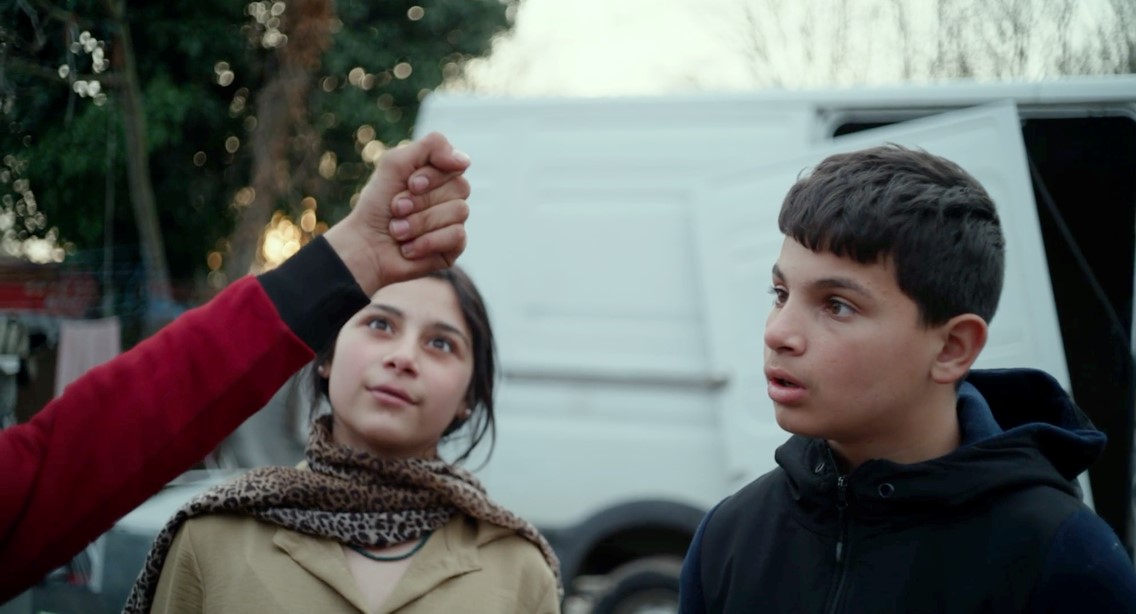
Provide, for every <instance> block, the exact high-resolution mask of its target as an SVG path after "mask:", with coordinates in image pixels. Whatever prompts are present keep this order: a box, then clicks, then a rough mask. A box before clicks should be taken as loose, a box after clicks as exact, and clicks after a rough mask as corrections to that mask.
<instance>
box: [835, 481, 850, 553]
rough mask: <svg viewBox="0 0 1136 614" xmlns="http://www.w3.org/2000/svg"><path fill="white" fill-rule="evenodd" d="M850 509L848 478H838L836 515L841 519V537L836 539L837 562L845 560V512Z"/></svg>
mask: <svg viewBox="0 0 1136 614" xmlns="http://www.w3.org/2000/svg"><path fill="white" fill-rule="evenodd" d="M846 509H848V478H847V477H846V476H843V475H842V476H840V477H838V478H836V513H837V516H838V518H839V524H840V536H839V537H837V538H836V562H837V563H840V562H841V561H843V560H844V510H846Z"/></svg>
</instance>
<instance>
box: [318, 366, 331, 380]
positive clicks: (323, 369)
mask: <svg viewBox="0 0 1136 614" xmlns="http://www.w3.org/2000/svg"><path fill="white" fill-rule="evenodd" d="M316 373H318V374H319V376H320V377H322V378H324V379H327V376H328V374H329V373H331V366H330V365H328V364H327V363H323V364H321V365H319V366H318V367H316Z"/></svg>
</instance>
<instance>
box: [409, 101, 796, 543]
mask: <svg viewBox="0 0 1136 614" xmlns="http://www.w3.org/2000/svg"><path fill="white" fill-rule="evenodd" d="M815 115H816V112H815V109H814V108H813V107H812V106H811V105H809V104H801V103H794V104H780V105H778V104H760V105H757V104H753V102H752V101H751V100H748V99H746V98H745V97H741V96H739V97H736V98H735V97H723V96H713V97H711V96H691V97H670V98H642V99H635V98H632V99H610V100H583V101H582V100H508V99H496V100H494V99H479V98H467V97H456V96H455V97H444V96H441V97H430V98H428V99H427V101H426V104H425V105H424V107H423V109H422V113H421V114H420V116H419V120H418V123H417V124H416V128H415V130H416V133H417V135H418V136H421V135H422V134H424V133H426V132H428V131H432V130H437V131H440V132H442V133H444V134H445V135H446V136H447V137H448V138H449V139H450V141H451V142H452V143H454V145H455V146H456V147H458V148H460V149H462V150H463V151H465V152H466V153H468V154H469V155H470V157H471V158H472V160H473V164H472V165H471V167H470V170H469V172H468V173H467V174H466V177H467V178H468V179H469V182H470V184H471V186H472V188H473V196H472V197H471V207H472V214H471V216H470V219H469V222H468V223H467V227H468V228H469V235H470V243H469V247H468V249H467V250H466V251H465V253H463V254H462V257H461V260H460V261H459V262H460V265H461V266H462V267H463V268H465V269H466V270H467V271H469V273H470V275H471V276H472V277H473V279H474V280H475V281H476V282H477V284H478V286H479V287H480V289H481V292H482V294H483V295H484V297H485V299H486V302H487V303H488V305H489V310H490V312H491V315H492V318H493V325H494V328H495V332H496V338H497V344H498V349H499V356H500V358H501V363H500V364H501V371H502V372H503V374H504V378H503V380H502V383H501V386H500V388H499V392H498V396H497V404H496V405H497V416H498V421H497V429H498V431H497V432H498V435H499V438H498V439H497V445H496V448H495V451H494V453H493V455H494V458H493V462H492V463H489V464H488V465H487V466H485V467H484V468H483V469H482V470H481V471H480V474H479V475H480V476H481V478H482V479H483V481H484V482H485V484H486V486H487V487H488V488H489V490H490V492H492V493H494V497H495V498H496V499H498V500H499V501H500V502H501V503H502V504H504V505H506V506H507V507H510V508H511V509H513V510H516V511H517V512H518V513H520V514H521V515H524V516H525V517H527V518H530V519H532V520H533V521H535V522H537V523H539V524H541V525H542V526H545V527H556V526H561V527H563V526H572V525H575V524H578V523H581V522H583V521H584V519H586V518H588V517H590V516H592V515H594V514H598V513H600V512H601V511H603V510H605V509H608V508H611V507H613V506H616V505H618V504H623V503H626V502H631V501H642V500H646V499H666V500H672V501H690V502H692V503H693V504H696V505H697V506H699V507H700V508H702V507H705V506H708V505H710V504H712V503H713V502H714V501H716V500H717V499H718V498H720V497H721V495H722V493H723V492H724V488H725V480H724V479H723V478H720V474H721V464H720V463H719V462H717V461H716V460H715V459H714V457H713V451H714V447H715V446H716V445H717V426H716V424H715V421H714V420H713V413H714V412H713V407H714V406H713V404H714V387H715V386H716V385H717V384H716V382H717V381H718V380H717V378H716V377H715V374H714V373H713V372H712V371H711V370H710V369H709V368H708V364H707V363H708V357H707V356H706V354H705V347H706V343H705V340H704V336H705V332H704V331H703V328H702V327H703V321H704V318H703V316H702V307H701V298H700V296H699V288H700V287H701V284H700V282H699V279H698V278H699V272H698V270H697V262H698V260H697V257H696V255H695V238H694V230H693V226H694V221H693V216H694V210H693V202H692V197H693V195H692V194H691V192H690V190H689V187H690V185H691V184H692V183H696V182H697V181H698V180H699V178H701V177H702V176H704V175H706V174H707V173H714V172H717V171H719V170H721V169H723V168H728V167H731V166H734V165H737V164H751V165H752V164H759V163H765V162H769V161H772V160H776V159H779V158H780V157H781V156H784V155H787V154H788V155H795V154H799V153H802V152H805V151H808V148H809V146H810V145H809V127H810V126H811V125H812V122H814V121H815ZM486 449H488V446H484V447H483V448H482V450H486ZM478 461H479V458H474V459H473V462H472V463H471V465H472V466H475V467H476V466H478V465H479V462H478ZM644 467H649V468H650V470H649V471H645V470H644ZM550 475H552V476H555V480H556V483H557V484H561V485H565V486H564V487H562V488H549V483H548V476H550ZM569 485H586V487H576V486H569Z"/></svg>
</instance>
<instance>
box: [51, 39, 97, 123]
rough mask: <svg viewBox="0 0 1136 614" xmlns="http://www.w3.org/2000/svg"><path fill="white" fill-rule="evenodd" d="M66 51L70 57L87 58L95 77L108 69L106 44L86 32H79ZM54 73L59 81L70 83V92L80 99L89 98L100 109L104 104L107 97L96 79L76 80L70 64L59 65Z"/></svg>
mask: <svg viewBox="0 0 1136 614" xmlns="http://www.w3.org/2000/svg"><path fill="white" fill-rule="evenodd" d="M68 50H69V51H70V52H71V56H89V57H90V61H91V72H93V73H94V74H95V75H99V74H102V73H104V72H106V70H107V69H108V68H110V60H108V59H107V57H106V43H104V42H103V41H101V40H99V39H97V38H95V37H94V36H92V35H91V33H90V32H89V31H87V30H84V31H83V32H81V33H80V34H79V37H78V38H77V39H75V40H73V41H71V45H70V47H69V48H68ZM69 61H70V60H69ZM56 72H57V74H58V75H59V78H60V79H64V80H67V81H70V82H71V91H73V92H75V93H76V94H78V95H79V97H80V98H90V99H92V100H93V101H94V103H95V105H96V106H100V107H101V106H102V105H104V104H106V101H107V95H106V92H104V91H103V87H102V83H100V82H99V80H98V79H78V78H76V76H77V75H73V74H72V67H71V64H70V63H67V64H62V65H60V66H59V69H58V70H57V71H56ZM76 72H78V71H76Z"/></svg>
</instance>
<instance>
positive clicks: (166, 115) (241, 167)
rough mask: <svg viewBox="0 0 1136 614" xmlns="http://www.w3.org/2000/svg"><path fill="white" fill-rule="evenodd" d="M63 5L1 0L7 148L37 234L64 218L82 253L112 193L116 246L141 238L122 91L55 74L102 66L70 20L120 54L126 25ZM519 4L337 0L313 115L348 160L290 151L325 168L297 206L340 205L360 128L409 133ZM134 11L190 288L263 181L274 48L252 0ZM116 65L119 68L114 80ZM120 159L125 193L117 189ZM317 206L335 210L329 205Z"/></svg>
mask: <svg viewBox="0 0 1136 614" xmlns="http://www.w3.org/2000/svg"><path fill="white" fill-rule="evenodd" d="M51 4H53V3H50V2H39V3H27V2H18V1H17V0H0V68H3V70H0V75H2V76H0V120H2V122H0V158H3V157H4V156H7V155H9V154H11V155H13V156H15V158H14V159H18V160H21V161H24V162H26V165H25V166H23V167H22V176H23V177H24V178H26V179H27V180H28V182H29V183H30V189H31V191H32V192H33V193H34V194H35V201H36V202H37V204H38V206H39V210H41V211H43V212H44V214H45V215H46V218H47V224H46V226H45V227H44V228H37V229H35V230H33V231H31V232H30V234H31V235H36V236H43V235H44V233H45V232H47V228H49V227H53V226H54V227H57V228H58V229H59V232H60V235H61V237H62V238H63V240H65V241H67V242H69V243H70V244H73V246H74V248H75V250H77V251H79V252H83V253H93V252H95V251H97V250H98V249H99V248H101V246H102V244H103V240H104V233H105V230H106V229H105V228H104V219H105V215H106V211H107V209H108V205H109V206H112V207H113V211H114V216H113V220H114V227H113V236H114V240H115V243H116V244H117V245H120V246H121V245H131V244H136V243H137V241H138V239H137V236H138V233H137V230H136V228H135V224H134V213H133V209H132V205H131V201H130V192H129V189H128V179H127V164H126V162H127V161H126V158H125V156H126V155H127V152H126V147H125V144H124V142H123V140H122V139H123V133H122V125H123V122H122V117H121V110H122V107H121V105H120V104H119V103H118V100H117V98H116V97H117V92H116V91H115V89H114V87H113V86H112V85H111V84H110V83H109V80H108V83H107V84H104V85H103V86H102V92H103V93H105V94H106V100H105V102H104V103H103V104H96V102H95V99H93V98H91V97H81V96H79V95H78V94H76V93H75V92H74V91H73V90H72V88H71V86H70V84H69V83H68V81H67V80H66V79H64V78H60V77H58V76H57V75H55V73H56V71H57V69H58V68H59V67H60V66H62V65H65V64H66V65H71V66H72V69H71V70H72V73H71V77H72V78H73V77H74V76H75V75H85V76H89V75H91V73H92V59H91V56H90V55H89V54H88V53H87V52H85V51H82V50H81V51H79V52H78V53H73V52H72V50H70V49H68V48H67V46H66V41H67V31H68V29H69V28H70V29H71V31H72V34H73V35H77V34H78V33H79V32H81V31H89V32H90V34H91V35H92V36H93V37H94V38H95V39H98V40H99V41H103V42H104V52H105V54H106V56H108V57H111V56H113V55H114V53H113V50H112V49H111V48H110V44H111V41H112V40H113V36H114V34H115V30H114V25H113V21H112V20H111V19H110V18H109V16H108V15H107V14H106V13H105V9H104V6H105V5H104V3H103V2H102V1H101V0H69V1H68V2H66V3H64V2H57V3H54V5H55V8H57V9H58V10H60V11H62V10H66V11H70V14H72V15H74V16H75V17H76V18H77V20H78V21H77V22H76V25H75V26H74V27H73V28H72V27H71V26H69V25H68V24H66V23H64V22H62V21H60V20H58V19H54V18H52V16H51V15H52V13H50V12H49V11H48V8H47V7H48V6H49V5H51ZM507 5H508V3H507V2H503V1H501V0H423V1H421V2H417V3H415V2H408V1H393V0H391V1H388V0H383V1H382V2H374V1H373V0H337V1H336V2H334V6H335V9H336V11H337V18H338V21H339V24H340V25H339V27H338V29H337V30H336V31H335V34H334V36H333V40H332V45H331V48H330V49H329V50H328V51H327V53H326V54H325V56H324V58H323V62H322V65H321V68H320V69H319V71H318V74H319V76H318V79H317V81H316V84H315V85H314V86H313V87H312V89H311V92H312V94H311V97H310V100H309V109H308V113H309V116H310V118H311V119H310V123H311V125H312V126H314V127H315V128H316V130H317V132H318V136H319V147H320V148H322V150H324V151H331V152H334V153H335V154H336V156H337V158H338V160H339V161H340V163H341V164H340V166H339V169H338V170H339V172H337V173H336V174H335V176H334V177H332V178H331V179H330V180H324V179H323V178H321V177H320V176H319V174H318V173H317V172H315V170H314V164H316V163H317V162H318V160H311V159H310V157H308V158H303V157H297V158H296V159H295V160H293V162H295V163H296V164H308V165H313V169H312V170H310V172H309V175H310V176H312V177H315V181H316V183H314V184H312V185H305V186H304V187H303V189H302V190H300V191H299V192H296V193H293V194H292V196H293V197H295V198H294V200H293V201H292V204H293V205H295V204H296V203H298V201H299V199H300V198H302V197H303V196H306V195H316V196H318V197H319V198H320V199H321V202H328V203H332V204H333V205H334V206H333V207H332V209H331V210H332V211H333V214H332V216H331V217H333V218H334V217H337V215H340V214H342V213H343V212H344V211H345V210H346V206H347V202H348V200H349V198H350V196H351V194H352V193H353V192H354V191H355V190H356V189H357V188H358V186H359V184H360V183H361V181H362V179H363V178H365V176H366V174H367V172H368V171H367V169H366V167H365V166H364V165H363V163H362V158H361V155H360V151H361V147H362V145H361V144H360V143H358V142H357V141H356V136H355V135H356V131H357V130H358V128H359V127H360V126H363V125H369V126H371V127H372V128H373V129H374V131H375V134H376V135H377V138H379V139H380V140H382V141H383V142H384V143H387V144H388V145H393V144H396V143H397V142H399V141H400V140H402V139H405V138H407V137H408V136H409V135H410V131H411V127H412V126H413V121H414V117H415V113H416V110H417V107H418V103H419V100H420V93H422V92H425V91H429V90H431V89H433V88H434V87H436V86H438V85H439V84H440V83H441V82H442V80H443V78H444V76H445V74H446V72H445V71H446V70H447V69H446V66H447V65H451V66H450V68H449V69H448V70H450V71H451V72H452V71H454V70H456V66H457V65H458V63H460V61H461V60H462V59H464V58H467V57H471V56H476V55H481V54H484V53H486V52H487V51H488V49H489V46H490V41H491V37H492V36H493V35H494V34H496V33H498V32H501V31H503V30H504V29H506V28H507V27H508V25H509V24H508V21H507V19H506V8H507ZM29 6H30V7H31V12H32V13H34V14H35V16H36V19H35V20H33V19H31V18H30V17H29V15H30V14H31V13H29V12H28V7H29ZM415 6H419V7H421V9H422V13H421V18H420V19H417V20H415V19H412V18H411V17H410V15H411V14H412V12H411V9H412V7H415ZM126 11H127V17H128V20H129V24H130V32H131V36H132V38H133V48H134V52H135V55H136V58H137V70H138V75H139V80H140V83H141V88H142V92H143V96H144V105H145V121H146V128H147V132H148V139H149V143H148V145H149V164H150V179H151V183H152V186H153V190H154V194H155V196H156V200H157V204H158V215H159V220H160V224H161V227H162V229H163V239H164V241H165V246H166V252H167V258H168V261H169V265H170V272H171V276H172V278H173V280H174V281H175V284H178V283H182V284H184V283H185V282H188V281H190V280H193V279H195V278H198V279H199V278H200V277H201V275H202V274H203V273H204V272H205V268H206V266H205V263H206V259H205V257H206V254H207V253H208V252H209V251H211V250H213V249H216V248H217V245H218V244H219V242H220V241H221V240H222V239H224V238H225V237H227V236H228V234H229V233H230V232H231V231H232V228H233V221H234V214H233V209H232V207H231V206H230V203H231V202H232V199H233V196H234V194H235V193H236V192H237V191H238V190H239V189H241V188H242V187H244V186H247V185H248V184H249V183H250V180H251V177H250V173H251V161H252V152H251V148H250V147H245V146H244V145H245V144H246V142H247V141H248V140H249V136H250V129H251V127H252V126H254V125H255V117H253V115H254V112H255V108H256V107H255V104H256V96H257V92H258V91H259V89H260V88H261V87H262V85H263V84H264V83H265V82H266V81H267V80H268V78H269V76H270V72H271V71H272V70H273V69H274V67H275V66H276V62H275V57H274V54H275V51H273V50H266V49H264V48H262V47H259V46H257V45H256V44H255V43H256V41H257V39H256V37H255V36H252V35H251V34H250V33H251V32H252V30H251V29H250V24H251V23H253V21H252V18H251V17H250V16H249V15H248V14H247V12H246V5H245V3H243V2H232V1H231V0H193V1H190V0H172V1H169V2H155V3H143V2H134V3H131V4H128V5H127V6H126ZM55 14H56V15H58V14H59V13H55ZM413 14H415V15H417V14H418V9H415V10H414V11H413ZM401 62H407V63H409V64H410V65H411V66H412V72H411V74H410V75H409V76H406V78H398V77H397V76H396V75H395V67H396V66H397V65H398V64H399V63H401ZM357 67H358V68H361V69H363V70H364V71H366V73H368V74H371V75H374V77H373V80H369V81H368V82H367V83H368V84H369V85H370V87H362V86H359V85H352V84H351V82H350V79H349V75H350V74H351V71H352V70H353V69H355V68H357ZM224 69H228V70H230V71H232V80H231V82H228V81H225V82H224V83H222V82H221V80H220V79H219V78H218V77H219V74H220V72H222V71H223V70H224ZM114 73H115V70H114V69H111V70H109V71H107V72H106V73H103V78H104V79H106V75H110V74H114ZM94 76H95V77H99V75H94ZM324 86H326V87H324ZM108 136H109V137H110V138H111V139H112V141H110V142H108ZM232 138H235V139H237V141H235V142H236V143H238V144H239V145H240V146H239V147H238V148H236V149H235V151H230V150H227V149H226V142H227V140H230V139H232ZM229 142H233V141H229ZM230 147H231V145H230ZM108 167H109V169H110V173H111V176H112V177H113V203H108V202H107V201H106V194H107V181H106V176H107V170H108ZM3 177H5V175H2V174H0V178H3ZM6 177H7V181H6V183H3V184H0V195H3V194H5V193H10V192H12V189H13V180H14V178H15V175H14V174H13V173H9V174H8V175H6ZM9 200H11V201H12V202H15V200H14V199H9ZM290 200H292V199H290ZM2 208H3V206H2V205H0V209H2ZM320 212H321V217H327V214H328V212H327V210H325V209H324V208H322V207H321V210H320ZM0 213H3V211H2V210H0ZM16 226H17V227H21V225H20V224H16ZM134 264H137V263H134ZM119 266H123V263H119Z"/></svg>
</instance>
